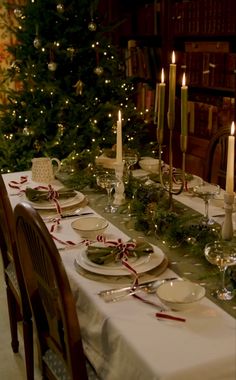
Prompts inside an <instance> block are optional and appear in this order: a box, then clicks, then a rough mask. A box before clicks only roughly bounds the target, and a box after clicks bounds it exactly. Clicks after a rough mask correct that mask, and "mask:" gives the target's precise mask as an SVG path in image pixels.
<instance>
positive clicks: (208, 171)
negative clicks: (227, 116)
mask: <svg viewBox="0 0 236 380" xmlns="http://www.w3.org/2000/svg"><path fill="white" fill-rule="evenodd" d="M229 135H230V126H229V127H224V128H220V129H219V130H218V131H217V132H216V133H215V134H214V135H213V136H212V138H211V140H210V142H209V145H208V149H207V155H206V166H205V172H204V179H205V181H207V182H214V183H218V184H219V185H220V186H221V187H222V188H223V189H225V182H226V167H227V149H228V136H229Z"/></svg>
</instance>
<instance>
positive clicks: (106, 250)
mask: <svg viewBox="0 0 236 380" xmlns="http://www.w3.org/2000/svg"><path fill="white" fill-rule="evenodd" d="M103 242H104V245H102V246H99V245H89V246H88V248H87V257H88V259H89V260H90V261H92V262H94V263H96V264H98V265H107V264H109V263H112V262H120V261H121V262H123V261H127V260H128V259H130V258H139V257H141V256H144V255H149V254H150V253H153V247H152V246H151V245H150V244H149V243H147V242H146V241H138V242H136V241H133V240H131V241H128V242H127V243H124V242H122V240H121V239H118V240H117V241H103Z"/></svg>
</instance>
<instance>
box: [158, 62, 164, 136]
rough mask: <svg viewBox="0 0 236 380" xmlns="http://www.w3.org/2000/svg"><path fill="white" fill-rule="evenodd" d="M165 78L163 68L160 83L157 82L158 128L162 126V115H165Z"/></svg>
mask: <svg viewBox="0 0 236 380" xmlns="http://www.w3.org/2000/svg"><path fill="white" fill-rule="evenodd" d="M164 81H165V78H164V69H162V70H161V83H159V86H158V87H159V90H158V91H159V93H158V95H159V98H158V123H157V126H158V128H160V129H163V128H164V115H165V89H166V84H165V82H164Z"/></svg>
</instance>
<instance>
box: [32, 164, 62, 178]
mask: <svg viewBox="0 0 236 380" xmlns="http://www.w3.org/2000/svg"><path fill="white" fill-rule="evenodd" d="M54 162H55V163H56V166H54V165H53V163H54ZM60 168H61V162H60V161H59V160H58V159H57V158H50V157H39V158H33V159H32V180H33V181H35V182H44V183H48V184H49V183H50V182H51V181H53V180H54V178H55V174H56V173H58V172H59V170H60Z"/></svg>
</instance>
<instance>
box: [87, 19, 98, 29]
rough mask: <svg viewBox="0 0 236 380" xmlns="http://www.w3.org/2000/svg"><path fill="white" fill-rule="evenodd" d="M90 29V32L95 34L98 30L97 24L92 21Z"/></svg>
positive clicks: (89, 25)
mask: <svg viewBox="0 0 236 380" xmlns="http://www.w3.org/2000/svg"><path fill="white" fill-rule="evenodd" d="M88 29H89V30H90V32H95V31H96V29H97V25H96V24H95V22H93V21H91V22H90V23H89V24H88Z"/></svg>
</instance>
